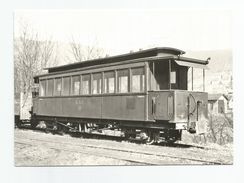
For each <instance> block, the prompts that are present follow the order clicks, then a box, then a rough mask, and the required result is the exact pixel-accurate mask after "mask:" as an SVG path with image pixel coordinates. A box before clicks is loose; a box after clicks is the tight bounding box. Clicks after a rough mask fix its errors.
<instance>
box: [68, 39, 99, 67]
mask: <svg viewBox="0 0 244 183" xmlns="http://www.w3.org/2000/svg"><path fill="white" fill-rule="evenodd" d="M70 51H71V55H72V58H70V57H68V59H69V60H71V61H74V62H82V61H85V60H92V59H96V58H99V57H102V56H103V55H104V51H103V49H101V48H99V47H97V42H95V44H93V45H91V46H82V45H81V44H80V43H78V42H76V41H75V39H74V37H73V36H72V40H71V42H70Z"/></svg>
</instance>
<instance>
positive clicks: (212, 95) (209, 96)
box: [208, 93, 225, 100]
mask: <svg viewBox="0 0 244 183" xmlns="http://www.w3.org/2000/svg"><path fill="white" fill-rule="evenodd" d="M221 96H223V97H225V96H224V95H223V94H221V93H216V94H208V100H218V99H219V98H220V97H221Z"/></svg>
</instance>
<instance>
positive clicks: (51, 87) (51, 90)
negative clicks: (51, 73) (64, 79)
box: [46, 79, 53, 96]
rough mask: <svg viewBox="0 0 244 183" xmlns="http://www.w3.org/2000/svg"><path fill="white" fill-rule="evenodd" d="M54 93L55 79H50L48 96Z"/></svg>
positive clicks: (48, 81)
mask: <svg viewBox="0 0 244 183" xmlns="http://www.w3.org/2000/svg"><path fill="white" fill-rule="evenodd" d="M52 95H53V79H48V80H47V94H46V96H52Z"/></svg>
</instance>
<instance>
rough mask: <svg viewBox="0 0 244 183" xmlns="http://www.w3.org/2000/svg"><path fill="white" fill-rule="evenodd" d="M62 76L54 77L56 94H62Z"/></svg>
mask: <svg viewBox="0 0 244 183" xmlns="http://www.w3.org/2000/svg"><path fill="white" fill-rule="evenodd" d="M61 86H62V85H61V78H55V79H54V96H60V95H61Z"/></svg>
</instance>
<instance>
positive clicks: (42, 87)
mask: <svg viewBox="0 0 244 183" xmlns="http://www.w3.org/2000/svg"><path fill="white" fill-rule="evenodd" d="M45 91H46V80H41V81H40V92H39V93H40V96H41V97H43V96H45Z"/></svg>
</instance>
